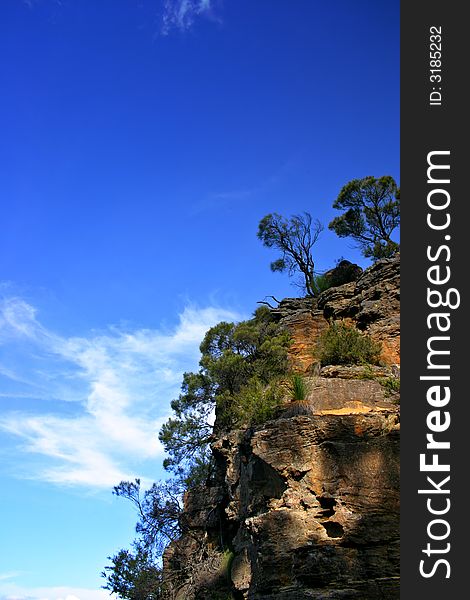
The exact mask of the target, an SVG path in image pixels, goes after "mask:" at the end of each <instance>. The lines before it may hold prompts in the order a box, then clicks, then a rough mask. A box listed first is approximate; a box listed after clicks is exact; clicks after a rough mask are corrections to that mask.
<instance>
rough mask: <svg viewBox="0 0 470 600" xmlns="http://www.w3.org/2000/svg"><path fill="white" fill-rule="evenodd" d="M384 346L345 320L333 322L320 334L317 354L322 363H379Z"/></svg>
mask: <svg viewBox="0 0 470 600" xmlns="http://www.w3.org/2000/svg"><path fill="white" fill-rule="evenodd" d="M381 350H382V347H381V344H379V343H377V342H375V341H374V340H373V339H372V338H371V337H370V336H368V335H365V334H363V333H361V332H360V331H359V330H358V329H356V328H355V327H351V326H349V325H346V324H345V323H343V322H341V321H340V322H333V323H331V324H330V326H329V328H328V329H327V330H326V331H325V332H324V333H323V334H322V335H321V336H320V339H319V341H318V347H317V354H318V356H319V358H320V361H321V364H322V365H360V364H373V365H375V364H378V363H379V359H380V353H381Z"/></svg>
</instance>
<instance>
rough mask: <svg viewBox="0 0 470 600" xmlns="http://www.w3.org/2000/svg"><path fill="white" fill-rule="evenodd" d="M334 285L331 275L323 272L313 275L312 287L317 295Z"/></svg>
mask: <svg viewBox="0 0 470 600" xmlns="http://www.w3.org/2000/svg"><path fill="white" fill-rule="evenodd" d="M331 286H332V283H331V282H330V279H329V277H328V276H327V275H326V274H325V273H323V274H319V275H314V276H313V282H312V288H313V291H314V294H315V296H319V295H320V294H321V293H322V292H324V291H325V290H327V289H329V288H330V287H331Z"/></svg>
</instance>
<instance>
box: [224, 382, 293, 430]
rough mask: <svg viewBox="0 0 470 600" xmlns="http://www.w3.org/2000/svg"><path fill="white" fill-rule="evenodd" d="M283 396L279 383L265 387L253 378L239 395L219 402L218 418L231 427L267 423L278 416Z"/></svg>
mask: <svg viewBox="0 0 470 600" xmlns="http://www.w3.org/2000/svg"><path fill="white" fill-rule="evenodd" d="M282 396H283V394H282V389H281V387H280V386H279V385H278V384H277V382H274V383H272V384H270V385H263V384H262V383H261V382H260V380H259V379H256V378H253V379H251V380H250V381H249V383H248V384H247V385H245V386H243V387H242V388H241V390H240V391H239V393H238V394H235V395H234V396H228V397H226V398H221V399H220V400H219V403H218V411H217V418H218V420H220V422H221V423H222V424H224V425H226V426H230V427H234V426H235V427H242V426H247V427H249V426H251V425H259V424H261V423H265V422H266V421H269V420H270V419H273V418H274V417H275V416H276V415H277V414H278V412H279V409H280V407H281V403H282Z"/></svg>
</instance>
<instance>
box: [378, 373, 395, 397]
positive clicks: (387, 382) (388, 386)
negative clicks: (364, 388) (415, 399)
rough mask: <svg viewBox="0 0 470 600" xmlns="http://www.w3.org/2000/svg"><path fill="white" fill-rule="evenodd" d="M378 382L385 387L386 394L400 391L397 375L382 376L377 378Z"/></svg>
mask: <svg viewBox="0 0 470 600" xmlns="http://www.w3.org/2000/svg"><path fill="white" fill-rule="evenodd" d="M379 383H380V385H383V387H384V388H385V393H386V395H387V396H392V395H394V394H399V393H400V379H398V378H397V377H383V378H382V379H379Z"/></svg>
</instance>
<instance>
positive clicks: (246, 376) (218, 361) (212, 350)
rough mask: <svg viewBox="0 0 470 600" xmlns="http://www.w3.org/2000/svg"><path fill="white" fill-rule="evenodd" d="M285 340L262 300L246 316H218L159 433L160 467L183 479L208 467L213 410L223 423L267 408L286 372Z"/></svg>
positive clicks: (258, 415)
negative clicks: (222, 319)
mask: <svg viewBox="0 0 470 600" xmlns="http://www.w3.org/2000/svg"><path fill="white" fill-rule="evenodd" d="M289 345H290V336H289V334H288V333H287V332H286V331H285V330H284V329H282V328H280V327H279V325H278V324H277V323H276V322H274V321H273V318H272V315H271V312H270V310H269V309H268V308H267V307H265V306H263V307H260V308H258V309H257V310H256V312H255V314H254V317H253V318H252V319H250V320H248V321H242V322H241V323H238V324H235V323H226V322H222V323H219V324H218V325H216V326H215V327H212V328H211V329H209V331H208V332H207V333H206V335H205V337H204V340H203V342H202V344H201V346H200V350H201V360H200V362H199V364H200V369H199V371H198V372H197V373H185V375H184V377H183V385H182V393H181V394H180V396H179V397H178V398H177V399H175V400H173V402H172V403H171V407H172V409H173V412H174V416H173V417H171V418H170V419H169V420H168V421H167V422H166V423H165V424H164V425H163V426H162V428H161V430H160V433H159V439H160V441H161V442H162V443H163V445H164V448H165V450H166V452H167V453H168V458H166V459H165V462H164V466H165V468H166V469H168V470H170V471H172V472H174V473H175V474H177V475H178V476H180V477H184V478H185V479H186V482H187V484H188V485H191V482H192V480H193V479H194V474H195V473H197V474H198V476H199V478H201V477H203V476H204V466H206V475H207V474H208V473H209V469H210V453H209V451H208V444H209V441H210V435H211V433H212V426H211V416H212V415H213V413H214V411H215V413H216V416H217V422H218V424H219V425H227V426H229V425H231V424H232V423H240V422H242V421H243V422H247V421H249V420H250V419H252V420H253V419H254V420H256V421H257V422H259V420H260V419H262V418H264V417H263V416H262V415H263V414H264V415H265V416H267V415H268V414H270V411H271V410H272V409H273V407H274V405H275V404H276V402H277V401H275V399H274V396H273V395H272V393H271V392H270V391H269V386H270V384H271V382H272V381H273V380H276V378H278V377H280V376H281V375H284V374H285V373H286V372H287V349H288V347H289ZM245 392H246V397H245ZM255 397H257V398H258V401H259V404H258V403H257V402H255ZM243 411H245V414H244V415H243V414H242V413H243ZM266 418H267V417H266ZM196 467H197V469H196ZM195 469H196V470H195Z"/></svg>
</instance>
